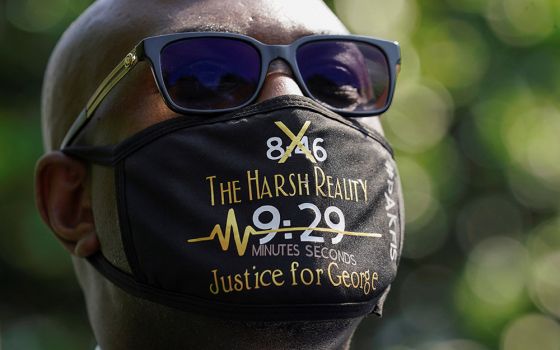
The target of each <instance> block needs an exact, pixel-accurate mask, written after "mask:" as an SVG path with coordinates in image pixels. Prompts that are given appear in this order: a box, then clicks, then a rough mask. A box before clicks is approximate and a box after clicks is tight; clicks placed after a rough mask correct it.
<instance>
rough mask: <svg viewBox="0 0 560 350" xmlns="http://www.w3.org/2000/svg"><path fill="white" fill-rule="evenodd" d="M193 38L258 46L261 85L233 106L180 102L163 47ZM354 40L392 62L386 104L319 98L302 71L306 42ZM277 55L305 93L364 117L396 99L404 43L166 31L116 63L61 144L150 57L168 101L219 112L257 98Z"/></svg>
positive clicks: (174, 107)
mask: <svg viewBox="0 0 560 350" xmlns="http://www.w3.org/2000/svg"><path fill="white" fill-rule="evenodd" d="M192 38H229V39H235V40H239V41H242V42H245V43H247V44H249V45H251V46H253V47H254V48H256V50H257V52H258V53H259V55H260V60H261V67H260V75H259V82H258V84H257V88H256V89H255V92H254V93H253V95H252V96H251V97H250V98H249V99H248V100H247V101H246V102H244V103H243V104H240V105H238V106H235V107H232V108H225V109H212V110H200V109H191V108H184V107H181V106H179V105H178V104H176V103H175V102H174V101H173V99H172V98H171V96H170V95H169V92H168V91H167V88H166V86H165V83H164V79H163V73H162V67H161V52H162V50H163V49H164V48H165V47H166V46H167V45H170V44H172V43H175V42H177V41H181V40H184V39H192ZM341 40H344V41H353V42H357V43H365V44H369V45H372V46H375V47H377V48H378V49H380V52H381V53H382V54H383V55H384V56H385V58H386V60H387V63H388V67H387V68H388V70H389V91H388V94H387V100H386V103H385V105H384V106H383V107H381V108H378V109H375V110H369V111H348V110H343V109H337V108H333V107H331V106H328V105H326V104H325V103H323V102H321V101H320V100H318V99H317V98H315V97H314V96H313V95H312V94H311V92H310V91H309V89H308V88H307V85H306V84H305V81H304V79H303V77H302V75H301V73H300V70H299V67H298V64H297V59H296V54H297V50H298V49H299V48H300V47H301V46H302V45H304V44H306V43H309V42H320V41H341ZM276 59H283V60H284V61H285V62H287V63H288V64H289V65H290V68H291V69H292V72H293V74H294V77H295V79H296V82H297V83H298V85H299V86H300V88H301V89H302V91H303V93H304V94H305V95H306V96H308V97H310V98H312V99H313V100H315V101H317V102H318V103H320V104H321V105H323V106H325V107H326V108H328V109H330V110H332V111H334V112H336V113H338V114H340V115H343V116H345V117H363V116H372V115H379V114H381V113H383V112H385V111H387V109H388V108H389V106H390V105H391V102H392V100H393V94H394V91H395V85H396V76H397V67H398V66H399V65H400V64H401V55H400V47H399V44H398V43H397V42H393V41H387V40H381V39H376V38H371V37H367V36H360V35H309V36H304V37H301V38H299V39H297V40H295V41H294V42H292V43H291V44H289V45H267V44H263V43H261V42H260V41H258V40H256V39H254V38H251V37H249V36H246V35H242V34H236V33H223V32H186V33H176V34H165V35H160V36H154V37H148V38H145V39H143V40H142V41H141V42H140V43H139V44H138V45H136V46H135V47H134V49H133V50H132V51H131V52H129V53H128V54H127V55H126V57H125V58H124V59H123V60H122V61H121V62H120V63H119V64H118V65H117V67H115V69H114V70H113V71H112V72H111V73H110V74H109V75H108V76H107V77H106V78H105V79H104V80H103V82H102V83H101V84H100V85H99V87H98V88H97V90H96V91H95V92H94V94H93V95H92V97H91V98H90V100H89V101H88V103H87V105H86V107H85V108H84V109H83V110H82V111H81V113H80V114H79V115H78V117H77V118H76V120H75V121H74V123H73V124H72V126H71V127H70V129H69V130H68V132H67V134H66V136H65V137H64V140H63V142H62V145H61V148H65V147H66V146H68V145H69V144H70V143H71V142H72V141H73V140H74V139H75V138H76V136H77V135H78V134H79V132H80V131H81V130H82V129H83V128H84V127H85V126H86V125H87V123H88V121H89V120H90V118H91V116H92V115H93V114H94V112H95V110H96V109H97V107H98V106H99V104H100V103H101V102H102V101H103V99H104V98H105V96H106V95H107V94H108V93H109V92H110V91H111V89H112V88H113V87H114V86H115V85H116V84H117V83H118V82H119V81H120V80H121V79H122V78H123V77H124V76H125V75H126V74H127V73H128V72H129V71H130V70H131V69H132V68H133V67H134V66H135V65H136V64H137V63H138V62H139V61H143V60H147V61H148V62H150V66H151V69H152V73H153V76H154V78H155V81H156V85H157V87H158V89H159V92H160V94H161V95H162V97H163V100H164V101H165V104H166V105H167V106H168V107H169V108H170V109H171V110H173V111H174V112H177V113H180V114H191V113H197V114H216V113H225V112H231V111H235V110H237V109H240V108H243V107H245V106H247V105H249V104H251V103H253V102H254V101H255V99H256V98H257V96H258V95H259V92H260V91H261V89H262V86H263V84H264V81H265V79H266V73H267V71H268V69H269V66H270V63H271V62H272V61H274V60H276Z"/></svg>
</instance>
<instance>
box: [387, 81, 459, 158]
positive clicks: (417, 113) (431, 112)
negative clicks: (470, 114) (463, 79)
mask: <svg viewBox="0 0 560 350" xmlns="http://www.w3.org/2000/svg"><path fill="white" fill-rule="evenodd" d="M395 99H396V100H398V101H399V102H398V103H396V104H395V105H393V106H392V108H391V110H390V111H389V112H388V113H387V115H386V118H385V119H384V122H385V123H384V126H386V127H387V129H388V131H389V132H390V134H391V135H392V136H394V137H392V138H391V140H392V141H393V143H394V145H395V148H397V149H399V150H402V151H405V152H408V153H420V152H423V151H426V150H428V149H429V148H431V147H433V146H435V145H436V144H437V143H439V142H440V141H441V140H442V139H443V138H444V137H445V135H446V133H447V130H448V128H449V125H450V123H451V120H452V112H451V111H452V108H453V102H452V99H451V97H450V96H449V93H448V92H447V91H446V90H445V89H443V88H437V87H436V86H434V87H433V88H432V87H428V86H427V85H422V84H411V85H400V87H399V90H398V91H397V92H396V97H395Z"/></svg>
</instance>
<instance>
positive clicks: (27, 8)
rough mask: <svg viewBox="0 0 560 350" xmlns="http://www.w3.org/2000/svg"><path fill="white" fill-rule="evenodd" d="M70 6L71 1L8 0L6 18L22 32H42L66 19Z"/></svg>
mask: <svg viewBox="0 0 560 350" xmlns="http://www.w3.org/2000/svg"><path fill="white" fill-rule="evenodd" d="M68 6H69V0H49V2H48V3H45V2H44V1H42V0H8V1H7V3H6V17H7V19H8V21H10V23H12V24H13V25H14V26H16V27H17V28H19V29H21V30H24V31H28V32H42V31H45V30H47V29H50V28H52V27H54V26H55V25H57V24H58V23H59V22H60V21H61V20H62V19H64V16H65V15H66V12H67V10H68Z"/></svg>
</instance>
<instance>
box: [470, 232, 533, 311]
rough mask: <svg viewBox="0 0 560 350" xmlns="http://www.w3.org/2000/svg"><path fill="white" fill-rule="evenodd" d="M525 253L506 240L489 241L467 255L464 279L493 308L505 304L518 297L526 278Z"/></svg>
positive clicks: (503, 238) (526, 264)
mask: <svg viewBox="0 0 560 350" xmlns="http://www.w3.org/2000/svg"><path fill="white" fill-rule="evenodd" d="M527 266H528V254H527V250H526V249H525V248H524V247H523V245H521V244H520V243H519V242H518V241H516V240H513V239H511V238H509V237H492V238H488V239H486V240H484V241H482V242H481V243H479V244H478V245H477V246H476V247H475V249H474V250H473V251H472V252H471V254H470V255H469V258H468V261H467V266H466V279H467V282H468V284H469V286H470V288H471V289H472V290H473V292H474V293H475V294H476V295H477V296H478V297H479V298H480V299H482V300H484V301H485V302H488V303H492V304H508V303H511V302H513V301H515V299H518V298H519V297H521V295H522V293H523V291H524V287H525V280H526V277H527V275H528V274H527V272H528V271H527Z"/></svg>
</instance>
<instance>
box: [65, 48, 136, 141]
mask: <svg viewBox="0 0 560 350" xmlns="http://www.w3.org/2000/svg"><path fill="white" fill-rule="evenodd" d="M143 58H144V45H143V42H141V43H140V44H138V45H136V46H135V47H134V49H133V50H132V51H130V52H129V53H128V54H127V55H126V56H125V58H123V59H122V61H120V62H119V64H118V65H117V66H116V67H115V68H114V69H113V70H112V71H111V73H109V75H107V77H106V78H105V79H103V81H102V82H101V84H100V85H99V87H98V88H97V89H96V90H95V92H94V93H93V95H92V96H91V98H90V99H89V101H88V102H87V105H86V107H85V108H84V109H82V111H81V112H80V114H79V115H78V117H77V118H76V120H74V123H72V126H71V127H70V129H69V130H68V132H67V133H66V136H65V137H64V140H63V141H62V144H61V146H60V148H61V149H64V148H65V147H67V146H68V145H69V144H70V143H71V142H72V141H74V139H75V138H76V136H78V134H79V133H80V131H81V130H82V129H83V128H84V127H85V126H86V125H87V123H88V122H89V121H90V120H91V117H92V116H93V114H94V113H95V111H96V110H97V107H99V105H100V104H101V102H102V101H103V100H104V99H105V97H106V96H107V95H108V94H109V92H110V91H111V90H112V89H113V87H115V85H117V83H118V82H119V81H120V80H121V79H122V78H124V76H125V75H126V74H127V73H128V72H129V71H130V70H131V69H132V68H134V66H135V65H136V63H138V61H139V60H142V59H143Z"/></svg>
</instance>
